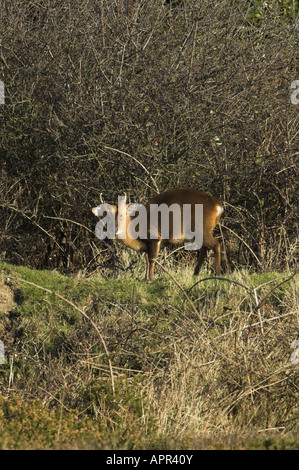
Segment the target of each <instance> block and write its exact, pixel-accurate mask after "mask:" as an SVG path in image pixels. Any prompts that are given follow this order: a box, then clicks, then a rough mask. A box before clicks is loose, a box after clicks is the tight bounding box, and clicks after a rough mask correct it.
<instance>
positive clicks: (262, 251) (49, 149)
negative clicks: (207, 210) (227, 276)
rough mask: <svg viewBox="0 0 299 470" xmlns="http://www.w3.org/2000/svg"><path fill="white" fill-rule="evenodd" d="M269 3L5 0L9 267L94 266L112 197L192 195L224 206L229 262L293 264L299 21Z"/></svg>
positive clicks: (3, 156) (4, 196) (5, 243)
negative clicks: (173, 191)
mask: <svg viewBox="0 0 299 470" xmlns="http://www.w3.org/2000/svg"><path fill="white" fill-rule="evenodd" d="M272 3H273V4H272ZM272 3H271V2H267V3H266V2H249V1H247V0H238V1H227V0H217V1H215V2H213V3H211V2H208V1H207V0H202V1H191V0H182V1H177V2H163V1H160V0H159V1H158V0H154V1H153V0H142V1H138V2H136V1H134V0H127V1H120V0H114V1H106V0H102V1H98V0H89V1H87V2H80V1H77V0H73V1H67V2H60V1H57V0H51V1H48V2H45V1H42V0H35V1H32V2H21V1H15V2H13V4H11V2H7V1H6V0H2V1H1V9H0V15H1V22H2V24H3V35H2V39H1V46H0V47H1V58H2V60H1V65H0V66H1V69H0V70H1V79H2V80H3V82H4V84H5V90H6V103H5V105H4V106H1V108H0V119H1V142H0V163H1V171H2V185H4V186H2V188H3V190H2V193H1V207H0V208H1V213H0V220H1V230H3V236H2V237H1V245H0V249H1V251H2V252H3V257H5V258H6V259H7V260H9V261H11V262H15V263H22V264H27V265H30V266H35V267H49V268H52V267H58V268H60V269H62V270H76V269H78V268H82V266H83V267H87V266H89V267H90V266H93V262H92V259H93V257H94V253H93V251H92V247H91V244H90V240H91V239H93V240H94V237H93V235H92V234H91V233H90V230H91V231H93V228H94V224H95V221H94V219H93V216H92V214H91V213H90V208H91V207H92V206H93V205H94V204H95V203H97V202H98V200H99V194H100V193H103V196H104V197H105V199H106V200H107V201H112V200H113V199H115V197H116V195H117V194H120V193H122V192H124V191H126V192H127V193H128V194H129V196H131V198H132V199H136V200H140V201H141V202H143V201H145V200H146V199H147V198H148V197H149V195H152V194H153V193H154V192H155V191H156V190H157V188H158V190H159V191H162V190H164V189H167V188H170V187H183V186H188V187H190V186H191V187H195V188H202V189H204V190H208V191H211V192H212V193H213V194H214V195H216V196H217V197H219V198H220V199H222V200H223V201H224V204H225V209H226V211H225V215H224V219H223V224H224V226H225V227H224V228H223V236H224V239H225V240H226V245H227V252H228V257H229V262H230V265H231V266H233V265H240V264H242V265H244V264H247V265H248V264H250V265H253V266H258V267H259V268H262V269H270V268H271V269H274V268H281V269H284V268H289V269H292V268H293V267H294V264H295V257H296V249H297V243H298V242H297V240H298V204H297V203H296V201H297V194H298V154H299V153H298V152H299V148H298V109H297V108H296V106H294V105H293V104H292V103H291V101H290V84H291V82H292V81H293V80H294V79H296V78H298V77H297V76H296V73H297V70H296V63H298V50H299V47H298V25H297V24H296V21H297V20H296V15H297V10H296V9H295V7H294V8H293V9H292V2H290V8H289V10H288V14H287V15H286V14H284V13H283V10H282V9H281V8H280V3H281V2H272ZM284 3H286V2H284ZM144 168H146V170H147V171H145V170H144ZM4 227H5V229H4ZM109 256H110V255H109Z"/></svg>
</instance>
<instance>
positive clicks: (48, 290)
mask: <svg viewBox="0 0 299 470" xmlns="http://www.w3.org/2000/svg"><path fill="white" fill-rule="evenodd" d="M11 277H13V278H14V279H16V280H17V281H20V282H25V283H26V284H30V285H31V286H34V287H36V288H37V289H41V290H43V291H45V292H48V293H49V294H52V295H55V296H56V297H58V298H59V299H61V300H63V301H64V302H66V303H67V304H69V305H71V306H72V307H73V308H74V309H75V310H77V311H78V312H80V313H81V315H83V317H84V318H86V320H88V321H89V323H90V324H91V325H92V326H93V328H94V329H95V331H96V332H97V334H98V336H99V338H100V340H101V342H102V344H103V347H104V350H105V353H106V356H107V360H108V363H109V369H110V375H111V386H112V393H113V397H115V386H114V376H113V370H112V363H111V359H110V354H109V351H108V349H107V346H106V343H105V340H104V338H103V336H102V334H101V332H100V330H99V329H98V327H97V325H96V324H95V322H94V321H93V320H92V319H91V318H90V317H89V316H88V315H86V313H85V312H84V311H83V310H82V309H81V308H79V307H78V306H77V305H76V304H74V303H73V302H71V301H70V300H68V299H66V298H65V297H62V295H60V294H57V293H56V292H53V291H51V290H50V289H47V288H46V287H42V286H39V285H38V284H35V283H34V282H30V281H26V280H25V279H21V278H18V277H16V276H14V275H13V274H12V275H11Z"/></svg>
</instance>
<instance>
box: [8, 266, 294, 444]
mask: <svg viewBox="0 0 299 470" xmlns="http://www.w3.org/2000/svg"><path fill="white" fill-rule="evenodd" d="M0 269H1V279H0V339H1V340H2V341H3V343H4V345H5V364H3V365H0V380H1V382H0V387H1V397H0V418H1V419H0V448H4V449H5V448H21V449H23V448H44V449H46V448H97V449H201V448H279V449H284V448H297V449H298V448H299V441H298V438H297V437H296V436H297V434H298V418H299V413H298V365H295V364H294V361H292V360H291V354H292V353H293V352H294V349H292V348H291V343H292V342H293V341H294V339H296V337H297V334H298V310H299V309H298V288H299V286H298V276H294V277H293V278H292V279H289V280H287V279H288V278H289V277H290V273H277V272H271V273H261V274H258V273H254V274H250V273H249V272H248V271H242V272H235V273H234V274H231V275H229V276H225V278H226V279H227V280H222V281H221V280H204V281H202V282H200V283H198V284H197V285H194V284H195V283H196V282H197V281H198V280H199V279H204V278H207V277H210V275H209V274H207V273H205V272H203V273H202V274H201V276H200V277H199V278H194V277H193V276H192V275H191V268H189V267H186V268H184V269H181V270H179V271H174V270H171V276H173V278H172V277H170V276H169V275H167V274H166V273H164V272H162V271H161V270H160V271H159V269H158V270H157V278H156V279H155V281H154V282H153V283H151V284H146V283H145V282H144V281H143V280H141V276H140V273H139V268H138V267H137V268H136V272H134V274H132V273H130V274H128V273H126V274H122V275H120V276H118V277H110V278H103V277H101V276H100V275H99V274H95V275H93V276H91V277H84V276H81V275H77V276H73V277H68V276H63V275H61V274H59V273H57V272H55V271H34V270H29V269H27V268H24V267H15V266H11V265H7V264H5V263H2V264H1V265H0ZM22 280H24V281H27V282H23V281H22ZM286 280H287V282H283V281H286ZM231 281H234V282H231ZM45 289H47V290H45ZM55 294H56V295H55ZM67 301H68V302H67ZM257 302H260V307H259V308H257Z"/></svg>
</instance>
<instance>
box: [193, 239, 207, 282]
mask: <svg viewBox="0 0 299 470" xmlns="http://www.w3.org/2000/svg"><path fill="white" fill-rule="evenodd" d="M207 252H208V248H207V247H206V246H202V247H201V249H200V250H199V252H198V254H197V264H196V266H195V268H194V273H193V274H194V276H197V275H198V273H199V271H200V268H201V267H202V264H203V262H204V260H205V259H206V256H207Z"/></svg>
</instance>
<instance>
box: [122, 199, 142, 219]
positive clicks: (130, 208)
mask: <svg viewBox="0 0 299 470" xmlns="http://www.w3.org/2000/svg"><path fill="white" fill-rule="evenodd" d="M141 207H143V205H142V204H138V203H137V202H135V203H134V204H127V205H126V213H127V215H129V216H133V215H135V213H136V212H137V211H140V208H141Z"/></svg>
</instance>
